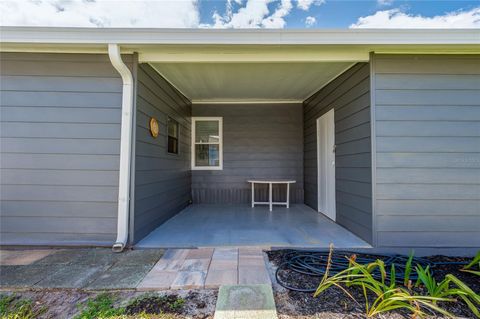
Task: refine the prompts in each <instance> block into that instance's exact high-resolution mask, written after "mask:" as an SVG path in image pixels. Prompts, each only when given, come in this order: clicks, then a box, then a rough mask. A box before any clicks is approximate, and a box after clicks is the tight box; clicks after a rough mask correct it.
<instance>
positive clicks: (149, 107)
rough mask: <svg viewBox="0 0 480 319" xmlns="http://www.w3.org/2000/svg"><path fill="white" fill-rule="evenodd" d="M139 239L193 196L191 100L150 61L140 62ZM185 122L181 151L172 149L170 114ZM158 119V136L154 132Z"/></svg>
mask: <svg viewBox="0 0 480 319" xmlns="http://www.w3.org/2000/svg"><path fill="white" fill-rule="evenodd" d="M137 77H138V82H137V96H136V107H137V111H136V123H137V124H136V141H135V195H134V201H135V203H134V208H135V209H134V218H133V225H132V226H133V234H132V233H131V236H132V235H133V238H130V240H131V241H133V242H138V241H139V240H140V239H142V238H143V237H145V236H146V235H148V233H150V232H151V231H152V230H154V229H155V228H156V227H158V226H159V225H160V224H161V223H163V222H164V221H166V220H167V219H169V218H171V217H172V216H174V215H175V214H176V213H178V212H179V211H180V210H182V209H183V208H185V206H187V205H188V203H189V201H190V198H191V195H190V193H191V172H190V129H191V128H190V126H191V119H190V117H191V103H190V101H189V100H188V99H186V98H185V97H184V96H183V95H182V94H180V93H179V92H178V91H177V90H176V89H175V88H173V87H172V86H171V85H170V84H169V83H168V82H167V81H165V79H164V78H163V77H161V76H160V75H159V74H158V73H157V72H156V71H155V70H154V69H153V68H152V67H151V66H150V65H148V64H140V65H139V67H138V74H137ZM168 116H170V117H171V118H173V119H175V120H176V121H177V122H178V123H179V133H180V135H179V136H180V138H179V154H178V155H172V154H168V153H167V127H166V123H167V117H168ZM151 117H155V118H156V119H157V120H158V123H159V127H160V132H159V135H158V137H157V138H153V137H152V136H151V135H150V130H149V121H150V118H151Z"/></svg>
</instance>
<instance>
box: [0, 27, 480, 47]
mask: <svg viewBox="0 0 480 319" xmlns="http://www.w3.org/2000/svg"><path fill="white" fill-rule="evenodd" d="M0 38H1V42H2V43H44V44H54V43H56V44H108V43H119V44H266V45H289V44H307V45H310V44H329V45H344V44H363V45H373V44H380V45H384V44H480V30H479V29H401V30H400V29H345V30H336V29H327V30H311V29H301V30H292V29H287V30H285V29H145V28H74V27H69V28H61V27H7V26H4V27H0Z"/></svg>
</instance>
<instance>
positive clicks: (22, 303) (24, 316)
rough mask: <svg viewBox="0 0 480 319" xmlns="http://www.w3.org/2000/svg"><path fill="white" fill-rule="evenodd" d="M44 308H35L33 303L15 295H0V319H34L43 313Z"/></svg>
mask: <svg viewBox="0 0 480 319" xmlns="http://www.w3.org/2000/svg"><path fill="white" fill-rule="evenodd" d="M46 310H47V309H46V308H45V307H35V305H34V303H33V301H31V300H29V299H25V298H20V297H17V296H15V295H0V318H1V319H35V318H37V317H38V316H40V315H41V314H42V313H44V312H45V311H46Z"/></svg>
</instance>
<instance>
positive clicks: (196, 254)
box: [186, 248, 213, 259]
mask: <svg viewBox="0 0 480 319" xmlns="http://www.w3.org/2000/svg"><path fill="white" fill-rule="evenodd" d="M212 255H213V248H198V249H190V251H189V252H188V254H187V258H186V259H210V258H212Z"/></svg>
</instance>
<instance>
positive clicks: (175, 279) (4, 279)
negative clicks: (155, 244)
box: [0, 248, 270, 290]
mask: <svg viewBox="0 0 480 319" xmlns="http://www.w3.org/2000/svg"><path fill="white" fill-rule="evenodd" d="M162 255H163V257H162ZM236 284H270V277H269V275H268V272H267V269H266V265H265V259H264V254H263V252H262V250H261V249H260V248H240V249H238V248H216V249H213V248H202V249H169V250H167V251H166V252H165V251H164V250H162V249H147V250H133V251H125V252H123V253H121V254H116V253H112V251H111V250H110V249H105V248H90V249H61V250H53V249H52V250H0V289H16V288H67V289H68V288H82V289H94V290H103V289H138V290H166V289H196V288H218V287H220V286H221V285H236Z"/></svg>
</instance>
